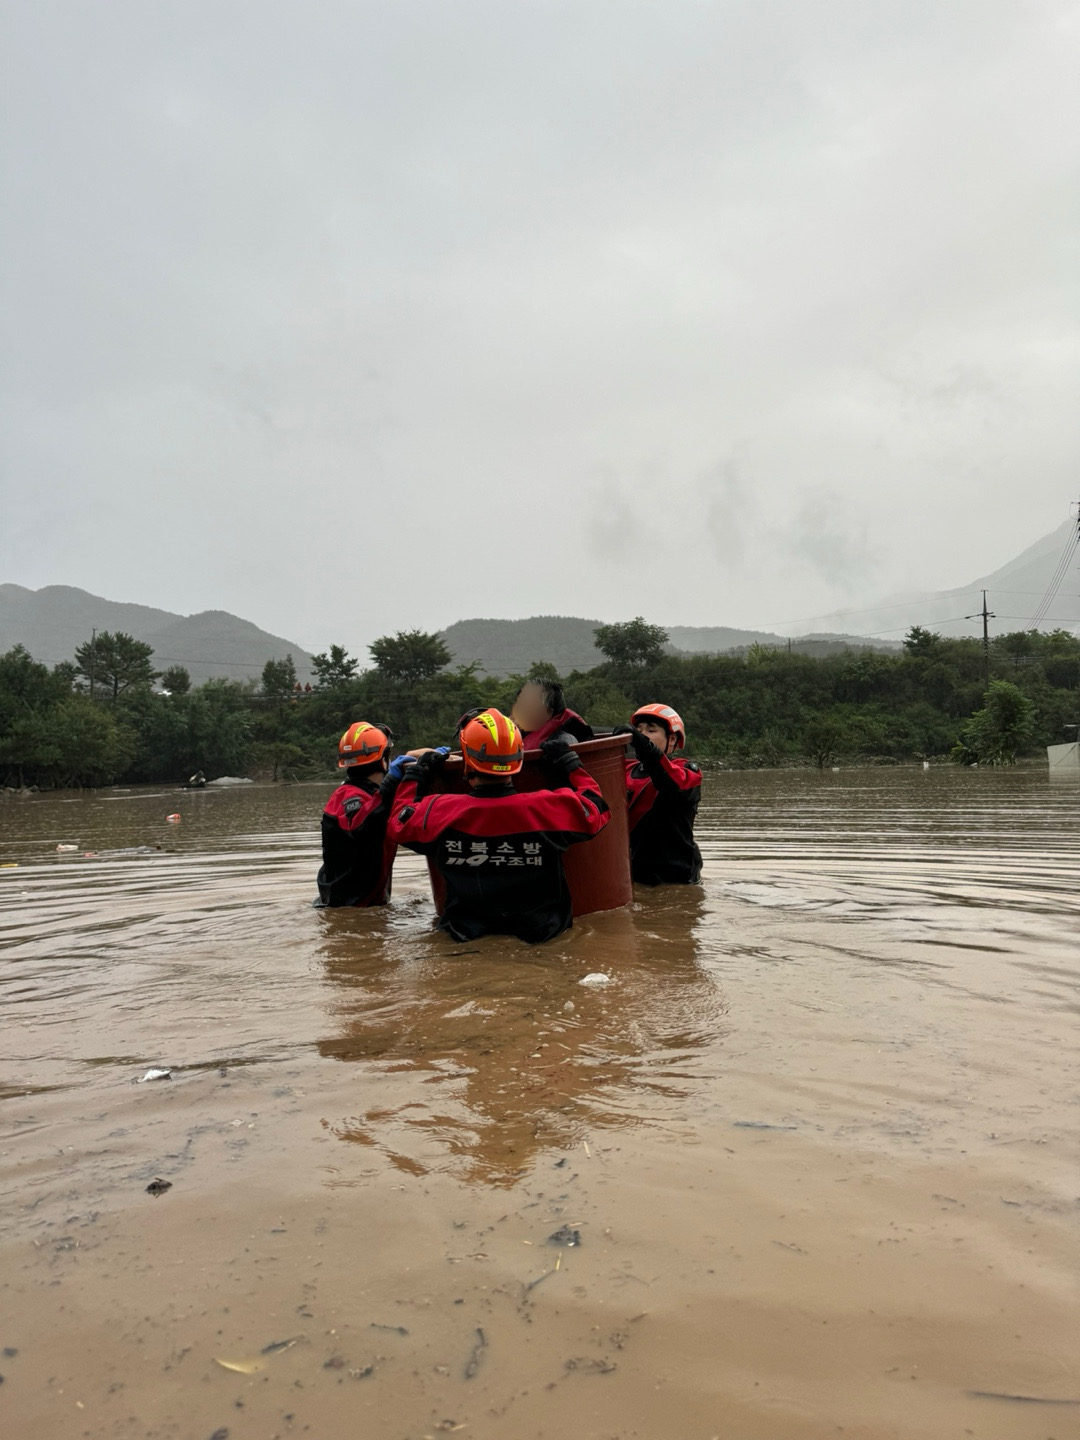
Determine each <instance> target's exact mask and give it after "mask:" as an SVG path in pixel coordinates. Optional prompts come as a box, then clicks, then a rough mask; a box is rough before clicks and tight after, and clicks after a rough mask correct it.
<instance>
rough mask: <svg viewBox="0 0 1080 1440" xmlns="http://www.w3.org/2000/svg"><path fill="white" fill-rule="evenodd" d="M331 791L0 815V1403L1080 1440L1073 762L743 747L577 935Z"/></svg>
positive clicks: (171, 1419) (523, 1430)
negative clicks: (472, 903)
mask: <svg viewBox="0 0 1080 1440" xmlns="http://www.w3.org/2000/svg"><path fill="white" fill-rule="evenodd" d="M325 793H326V792H325V787H321V788H320V787H307V786H302V787H295V788H291V789H277V788H270V787H266V788H262V787H255V788H253V789H245V790H243V791H233V792H224V793H218V794H214V793H213V792H210V793H196V794H190V795H183V796H178V794H177V792H175V791H156V792H148V791H135V792H131V793H128V794H124V793H118V792H101V793H99V794H97V795H86V796H72V795H67V796H37V797H30V798H23V797H20V798H18V799H11V798H8V799H5V800H4V801H3V802H2V803H0V862H4V863H6V864H8V865H11V864H12V863H16V862H17V868H8V869H3V870H0V1004H2V1007H3V1010H2V1018H3V1044H2V1046H0V1374H2V1375H3V1381H2V1382H0V1433H2V1434H4V1435H5V1436H7V1435H11V1436H17V1437H19V1440H60V1437H64V1440H66V1437H69V1436H75V1437H81V1436H85V1437H91V1440H98V1437H101V1440H104V1437H117V1440H135V1437H144V1436H146V1437H178V1440H188V1437H192V1440H211V1437H216V1440H240V1437H256V1436H257V1437H272V1436H282V1437H284V1436H290V1435H297V1436H299V1435H308V1436H312V1437H316V1436H317V1437H320V1440H337V1437H341V1440H347V1437H348V1440H351V1437H354V1436H374V1437H380V1440H381V1437H386V1440H399V1437H400V1440H419V1437H423V1436H432V1437H436V1436H441V1435H444V1434H459V1435H461V1436H463V1437H465V1440H472V1437H483V1440H494V1437H507V1436H513V1437H534V1436H535V1437H556V1440H564V1437H566V1436H569V1435H572V1436H574V1437H575V1440H594V1437H595V1440H609V1437H620V1440H623V1437H624V1440H629V1437H639V1436H640V1437H663V1440H669V1437H670V1440H683V1437H685V1440H710V1437H714V1436H716V1437H723V1440H818V1437H825V1436H837V1435H843V1436H847V1437H852V1436H854V1437H858V1440H885V1437H898V1440H900V1437H902V1440H908V1437H918V1440H924V1437H925V1440H939V1437H953V1436H955V1437H958V1440H960V1437H965V1436H969V1435H970V1436H976V1437H983V1440H1029V1437H1030V1440H1073V1437H1077V1436H1080V1346H1078V1344H1077V1338H1076V1337H1077V1336H1078V1335H1080V1286H1078V1283H1077V1282H1078V1278H1080V1263H1078V1261H1080V1243H1078V1236H1080V1166H1078V1163H1077V1156H1078V1154H1080V1147H1078V1144H1077V1141H1078V1130H1080V1125H1078V1118H1080V1061H1078V1058H1077V1057H1078V1049H1077V1039H1078V1037H1077V1020H1078V1014H1080V844H1078V842H1080V785H1077V784H1076V783H1065V784H1062V783H1061V782H1057V783H1052V782H1051V781H1050V780H1048V778H1047V776H1046V773H1045V772H1044V771H1041V770H1037V769H1032V770H1023V771H1017V772H1014V773H1012V774H1001V775H993V774H989V773H987V772H977V773H974V774H968V773H960V772H953V771H942V772H938V771H931V772H930V773H929V774H924V773H923V772H921V771H918V772H915V771H909V770H888V771H855V772H844V773H841V774H839V775H830V774H826V775H817V774H808V773H771V774H770V773H764V774H754V775H748V774H721V775H710V776H709V777H708V779H707V791H706V797H705V801H704V806H703V814H702V819H701V822H700V839H701V843H702V850H703V852H704V854H705V857H706V866H705V875H704V881H703V885H702V886H701V887H700V889H693V890H689V889H688V890H683V891H678V890H664V891H655V892H648V891H639V892H638V893H637V897H636V902H635V905H634V907H633V909H632V910H630V911H628V912H613V913H610V914H606V915H596V916H591V917H588V918H587V919H586V920H584V921H583V922H579V924H578V925H577V926H576V927H575V929H574V930H573V931H572V932H571V933H570V934H569V935H567V936H564V937H561V938H560V939H559V940H557V941H555V942H553V943H552V944H550V945H547V946H543V947H540V948H530V947H527V946H524V945H521V944H519V943H518V942H516V941H513V940H503V939H489V940H485V941H481V942H477V943H476V944H473V945H468V946H461V945H457V944H455V943H454V942H452V941H450V940H449V939H448V938H447V937H445V936H443V935H441V934H440V933H438V932H435V931H433V930H432V929H431V928H430V920H431V907H430V900H429V898H428V894H427V884H426V876H425V873H424V871H423V869H422V867H421V864H420V862H418V861H417V860H416V859H415V858H413V857H409V856H406V857H403V858H402V859H401V860H400V861H399V866H398V870H397V873H396V876H395V895H394V903H393V904H392V906H390V907H389V908H388V909H386V910H385V911H381V912H370V913H362V912H348V913H343V912H317V911H314V910H312V909H311V908H310V900H311V898H312V895H313V893H314V872H315V869H316V867H317V844H318V838H317V823H318V814H319V810H320V808H321V803H322V798H323V796H324V795H325ZM176 810H178V811H179V812H180V813H181V815H182V821H181V824H180V825H179V826H170V825H167V824H166V823H165V820H164V817H165V815H166V814H168V813H170V812H173V811H176ZM60 843H66V844H77V845H78V847H79V849H78V851H77V852H62V853H60V854H57V852H56V846H57V844H60ZM157 845H160V846H161V847H162V848H161V849H160V850H156V849H150V850H145V849H144V850H143V851H142V852H141V853H139V852H135V853H118V852H130V851H134V847H148V846H157ZM86 852H90V853H89V854H87V853H86ZM595 972H603V973H606V974H608V975H610V976H611V977H612V983H611V984H610V985H607V986H602V987H583V986H582V985H581V984H580V983H579V982H580V981H581V979H582V978H583V977H584V976H585V975H587V974H590V973H595ZM152 1069H159V1070H160V1069H167V1070H168V1071H169V1076H168V1078H166V1077H159V1078H156V1079H144V1078H143V1077H145V1076H146V1075H147V1072H148V1071H150V1070H152Z"/></svg>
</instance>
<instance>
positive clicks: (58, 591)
mask: <svg viewBox="0 0 1080 1440" xmlns="http://www.w3.org/2000/svg"><path fill="white" fill-rule="evenodd" d="M92 629H97V630H113V631H115V630H123V631H125V632H126V633H127V634H128V635H134V636H135V638H136V640H143V641H145V642H146V644H148V645H152V646H153V647H154V663H155V666H156V667H157V668H158V669H162V670H163V669H164V668H165V667H166V666H167V665H184V666H186V668H187V669H188V671H189V672H190V674H191V678H192V680H194V681H195V682H196V683H197V684H198V683H200V682H201V681H203V680H209V679H211V678H212V677H216V676H225V677H227V678H228V679H231V680H250V679H258V677H259V675H260V673H261V671H262V668H263V666H264V665H265V664H266V662H267V660H281V659H284V657H285V656H286V655H291V656H292V657H293V660H294V661H295V663H296V671H297V674H298V675H299V677H300V679H301V680H307V679H308V678H310V675H311V656H310V655H309V654H308V653H307V651H306V650H304V649H303V648H302V646H300V645H297V644H296V643H295V642H294V641H292V640H285V639H283V638H282V637H281V636H280V635H271V634H269V633H268V632H267V631H265V630H260V629H259V627H258V626H257V625H253V624H252V623H251V621H250V620H241V619H240V617H239V616H238V615H230V614H229V613H228V612H227V611H225V610H204V611H202V612H201V614H198V615H174V614H173V613H172V612H171V611H169V610H155V609H152V608H151V607H150V606H148V605H128V604H124V603H123V602H121V601H118V600H105V599H103V598H102V597H101V596H100V595H91V594H89V593H88V592H87V591H86V590H76V589H75V588H74V587H72V586H70V585H46V586H45V587H44V588H43V589H41V590H27V589H24V587H23V586H22V585H0V653H3V652H4V651H5V650H10V649H11V647H12V646H13V645H25V646H26V648H27V650H29V651H30V653H31V655H33V656H34V658H35V659H36V660H41V661H44V663H45V664H47V665H56V664H58V663H59V661H61V660H70V659H71V658H72V657H73V656H74V654H75V647H76V646H77V645H81V644H82V643H83V641H84V640H89V639H90V632H91V630H92Z"/></svg>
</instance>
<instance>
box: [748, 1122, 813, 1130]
mask: <svg viewBox="0 0 1080 1440" xmlns="http://www.w3.org/2000/svg"><path fill="white" fill-rule="evenodd" d="M731 1123H732V1125H734V1127H735V1129H736V1130H797V1129H798V1128H799V1127H798V1126H797V1125H770V1124H769V1122H768V1121H767V1120H733V1121H732V1122H731Z"/></svg>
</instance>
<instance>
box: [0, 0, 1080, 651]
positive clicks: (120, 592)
mask: <svg viewBox="0 0 1080 1440" xmlns="http://www.w3.org/2000/svg"><path fill="white" fill-rule="evenodd" d="M6 13H7V19H8V37H7V43H6V44H5V45H4V46H3V51H2V53H3V59H2V61H0V64H2V65H3V74H2V75H0V107H2V108H0V132H2V134H3V136H4V141H3V145H4V157H3V158H4V167H3V171H2V175H0V204H2V205H3V207H4V213H5V215H6V216H7V217H8V220H7V224H6V225H5V228H4V233H3V237H2V240H0V265H2V267H3V291H2V300H0V306H2V310H0V323H2V325H3V332H2V333H3V337H4V339H3V366H4V368H3V373H2V376H0V424H2V433H3V435H4V440H3V442H2V445H3V450H2V455H0V460H2V465H3V469H2V484H3V513H4V525H3V526H2V527H0V572H2V578H4V579H9V580H14V581H17V582H19V583H22V584H29V585H39V584H45V583H52V582H68V583H74V584H81V585H85V586H86V587H87V588H89V589H92V590H97V591H99V592H103V593H106V594H109V595H111V596H114V597H115V598H118V599H139V600H142V601H144V602H146V603H151V604H158V605H162V606H165V607H167V608H172V609H181V610H193V609H199V608H203V607H208V606H222V607H224V608H229V609H233V610H236V611H239V612H240V613H242V614H247V615H249V616H251V617H252V618H254V619H256V620H258V621H259V622H260V623H262V624H265V625H266V626H268V628H270V629H273V630H276V631H278V632H283V633H286V634H293V635H295V637H296V638H297V639H298V640H300V641H301V642H305V643H308V644H310V645H312V646H313V647H322V646H323V645H325V644H326V643H327V642H328V641H330V640H333V639H339V638H340V639H344V640H347V641H348V642H349V643H350V644H351V645H352V646H353V647H354V648H355V646H356V645H358V644H362V643H364V642H365V641H366V640H367V639H368V638H370V634H369V633H368V631H369V630H370V631H371V633H378V632H379V631H381V630H385V629H387V628H390V627H395V628H396V627H398V626H405V625H425V626H434V625H439V624H443V623H447V622H449V621H452V620H453V619H456V618H458V617H459V616H461V615H463V614H469V613H476V612H477V611H481V612H483V613H500V614H506V615H513V614H529V613H534V612H537V611H547V612H550V611H552V610H562V611H564V612H567V611H577V612H579V613H585V614H597V615H601V616H605V617H610V618H615V617H618V616H622V615H628V614H634V613H637V612H638V610H640V609H641V603H642V602H641V600H640V595H641V581H642V574H643V573H646V572H643V568H642V567H643V565H647V566H648V570H647V573H648V574H649V577H650V584H651V586H652V588H653V590H654V592H655V593H656V594H657V595H658V596H664V597H671V599H670V603H661V601H660V600H658V601H657V603H656V606H655V612H656V614H655V618H657V619H665V620H670V621H673V622H675V621H682V622H684V623H695V622H697V623H703V624H704V623H725V622H727V623H733V624H755V625H756V624H762V623H765V622H767V621H769V620H770V619H771V618H772V617H775V616H777V615H790V614H799V613H813V612H817V611H821V610H824V609H827V608H830V607H831V606H832V605H833V604H834V603H835V602H836V601H838V600H850V599H851V598H852V596H854V595H856V594H858V595H865V596H866V603H871V602H872V601H873V600H874V599H875V598H876V597H877V595H878V593H879V591H881V590H889V589H895V588H898V587H899V586H900V585H901V584H902V585H904V586H905V587H910V586H912V585H918V586H926V587H934V586H945V585H948V584H952V583H958V581H959V580H960V579H962V578H963V576H964V575H966V574H969V573H971V574H976V573H980V572H982V571H985V570H987V569H989V568H991V567H992V565H993V564H996V563H998V562H999V561H1000V560H1002V559H1004V558H1006V557H1007V556H1008V554H1010V553H1012V552H1013V551H1014V550H1015V549H1017V548H1019V546H1020V544H1021V543H1024V542H1026V541H1028V540H1030V539H1034V538H1035V537H1036V536H1037V535H1038V534H1040V533H1042V532H1043V531H1046V530H1049V529H1050V528H1052V526H1053V525H1055V524H1057V523H1059V521H1060V520H1061V518H1063V515H1064V513H1065V506H1066V501H1067V500H1068V499H1069V498H1071V497H1072V495H1073V492H1074V490H1075V474H1076V467H1075V457H1076V442H1077V434H1076V423H1075V393H1076V387H1077V378H1078V371H1080V316H1078V314H1077V308H1078V307H1077V303H1076V292H1075V261H1074V251H1073V247H1074V245H1075V235H1076V224H1077V217H1076V213H1075V194H1076V193H1077V189H1076V179H1077V152H1078V149H1080V113H1078V102H1077V87H1076V85H1075V69H1076V60H1077V48H1078V28H1080V27H1078V26H1077V22H1076V12H1075V8H1074V7H1073V6H1072V5H1071V4H1065V3H1056V0H1034V3H1031V0H1023V3H1021V0H957V3H955V4H952V5H948V6H943V5H941V4H940V3H936V0H904V3H901V0H884V3H881V4H875V5H872V6H870V5H866V4H865V3H863V0H820V3H818V4H815V5H812V6H808V5H806V4H805V3H802V0H775V3H771V4H768V5H761V4H754V3H750V0H738V3H736V0H722V3H718V4H714V5H708V6H706V5H701V4H698V3H691V0H679V3H676V4H673V5H665V6H657V5H655V4H653V3H651V0H650V3H645V0H624V3H622V4H620V6H619V9H618V23H617V24H616V23H613V19H612V10H611V8H610V6H608V5H603V4H599V3H595V4H594V3H589V0H577V3H574V4H572V5H571V4H570V3H568V0H567V3H562V0H555V3H544V4H540V3H535V4H534V3H531V0H523V3H521V4H517V5H514V6H507V5H505V4H501V3H495V0H488V3H474V0H458V3H455V4H454V5H452V6H448V5H445V4H443V3H436V0H407V3H403V4H400V5H394V6H387V5H375V4H366V3H360V4H355V3H345V0H312V3H310V4H307V5H303V6H301V5H299V4H296V3H285V0H257V3H256V0H237V3H234V4H229V5H226V6H222V5H219V4H211V3H210V0H183V3H180V0H159V3H156V4H154V5H152V6H147V5H145V4H143V3H141V0H139V3H136V0H114V3H112V4H110V5H109V6H107V7H105V8H102V7H88V6H85V5H82V4H79V3H76V0H35V3H33V4H30V3H13V4H11V5H10V6H9V7H8V9H7V12H6ZM717 457H735V462H736V465H737V468H736V469H735V470H731V471H728V470H725V469H724V468H723V467H724V465H725V464H726V463H727V462H726V461H725V460H723V459H721V460H720V461H719V469H718V468H717V467H718V459H717ZM650 477H651V478H650ZM703 477H704V478H703ZM822 484H824V485H827V487H828V489H829V494H830V498H829V499H828V501H827V503H824V504H823V503H822V502H821V501H820V499H815V498H814V497H815V494H816V493H817V492H816V489H815V487H818V486H820V485H822ZM808 497H809V498H808ZM367 507H370V509H369V508H367ZM369 513H370V514H374V515H376V516H377V518H378V530H377V534H375V533H374V532H373V533H370V534H369V533H367V532H365V531H364V529H363V526H362V525H358V522H357V517H358V516H361V515H366V514H369ZM928 516H932V517H933V523H932V524H930V525H928V524H927V517H928ZM789 517H795V520H794V521H792V520H791V519H790V518H789ZM830 517H831V518H830ZM836 517H843V519H838V518H836ZM789 532H793V533H790V534H789ZM864 532H865V535H866V537H867V541H868V544H869V547H870V550H871V551H872V553H873V557H874V560H873V564H872V565H866V564H861V561H860V556H862V555H863V553H864V545H863V541H862V539H861V536H862V535H863V533H864ZM792 547H794V548H792ZM539 556H543V561H542V563H541V562H540V561H539V559H538V558H537V557H539ZM793 559H794V561H795V562H796V563H794V564H793V563H792V562H793ZM860 565H861V568H860ZM358 613H361V614H362V615H363V617H364V619H363V621H356V622H355V626H360V627H362V629H363V633H359V632H358V630H357V629H356V628H354V622H353V621H352V620H351V618H350V617H351V616H352V615H354V614H358Z"/></svg>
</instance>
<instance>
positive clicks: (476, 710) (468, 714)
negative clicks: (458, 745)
mask: <svg viewBox="0 0 1080 1440" xmlns="http://www.w3.org/2000/svg"><path fill="white" fill-rule="evenodd" d="M487 708H488V707H487V706H486V705H474V706H473V708H472V709H471V710H466V711H465V714H464V715H462V717H461V719H460V720H459V721H458V722H457V724H456V725H455V726H454V738H455V739H456V738H457V736H459V735H460V734H461V732H462V730H464V729H465V726H466V725H467V724H468V723H469V721H470V720H475V719H476V717H477V715H483V713H484V711H485V710H486V709H487Z"/></svg>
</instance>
